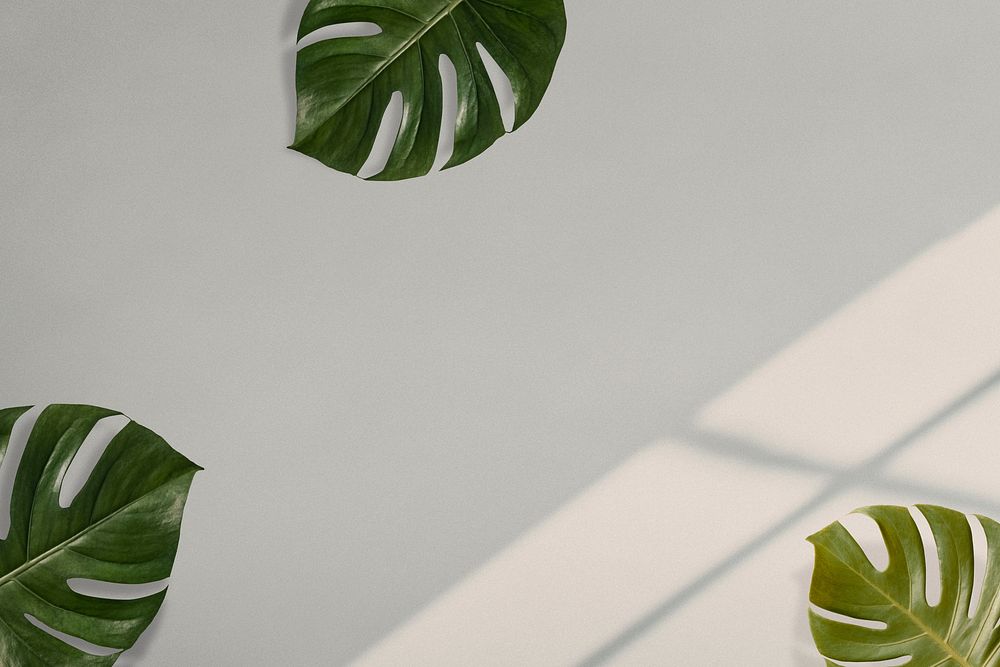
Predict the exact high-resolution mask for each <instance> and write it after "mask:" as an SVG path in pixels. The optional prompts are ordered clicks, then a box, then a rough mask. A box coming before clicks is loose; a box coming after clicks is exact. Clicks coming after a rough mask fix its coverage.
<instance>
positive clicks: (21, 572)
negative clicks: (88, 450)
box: [0, 405, 201, 667]
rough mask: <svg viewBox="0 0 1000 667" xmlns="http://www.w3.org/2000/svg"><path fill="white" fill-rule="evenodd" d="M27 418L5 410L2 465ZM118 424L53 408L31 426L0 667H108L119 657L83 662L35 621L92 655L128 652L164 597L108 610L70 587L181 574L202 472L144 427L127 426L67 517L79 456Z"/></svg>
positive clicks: (3, 553) (0, 418)
mask: <svg viewBox="0 0 1000 667" xmlns="http://www.w3.org/2000/svg"><path fill="white" fill-rule="evenodd" d="M27 410H28V408H11V409H7V410H0V461H2V460H3V458H4V457H5V456H7V455H8V454H9V453H10V440H11V437H10V436H11V431H12V429H13V427H14V423H15V421H17V419H18V417H20V416H21V415H22V414H24V413H25V412H26V411H27ZM117 414H119V413H116V412H113V411H111V410H104V409H102V408H95V407H90V406H82V405H53V406H49V407H48V408H46V409H45V410H43V411H42V412H41V414H39V416H38V419H37V421H36V422H35V425H34V428H33V429H32V431H31V434H30V437H29V438H28V441H27V444H26V445H25V448H24V451H23V454H22V455H21V459H20V466H19V467H18V469H17V474H16V477H15V480H14V486H13V494H12V496H11V506H10V513H11V516H10V518H11V523H10V531H9V533H8V534H7V537H6V539H4V540H2V541H0V664H2V665H18V666H19V667H35V666H38V667H51V666H53V665H101V666H103V665H111V664H113V663H114V662H115V660H116V659H117V658H118V653H113V654H111V655H101V656H98V655H91V654H90V653H87V652H83V651H81V650H79V649H77V648H75V647H73V646H71V645H70V644H68V643H66V642H64V641H62V640H61V639H57V638H56V637H54V636H52V635H50V634H49V633H47V632H45V631H44V630H42V629H40V628H39V627H37V626H36V624H34V623H32V622H31V620H30V619H29V617H28V615H30V616H31V617H34V618H35V619H37V620H38V621H40V622H41V623H43V624H44V625H46V626H48V627H50V628H52V629H54V630H56V631H59V632H62V633H65V634H67V635H71V636H73V637H77V638H80V639H83V640H85V641H87V642H89V643H91V644H93V645H96V646H100V647H108V648H111V649H120V650H124V649H127V648H129V647H131V646H132V645H133V644H134V643H135V641H136V639H138V637H139V635H140V634H141V633H142V631H143V630H145V629H146V627H147V626H148V625H149V623H150V622H151V621H152V620H153V617H154V616H155V615H156V612H157V611H158V610H159V608H160V604H161V602H162V601H163V598H164V596H165V595H166V591H165V590H164V591H160V592H158V593H155V594H153V595H149V596H146V597H141V598H138V599H135V600H117V599H115V600H111V599H105V598H99V597H90V596H87V595H82V594H80V593H77V592H75V591H74V590H73V589H71V588H70V586H69V585H68V583H67V582H68V580H70V579H75V578H80V579H90V580H97V581H103V582H113V583H120V584H141V583H148V582H153V581H158V580H161V579H165V578H167V577H168V576H169V575H170V570H171V568H172V566H173V562H174V555H175V554H176V552H177V541H178V538H179V536H180V526H181V515H182V513H183V511H184V502H185V500H186V499H187V493H188V488H189V486H190V484H191V479H192V477H193V476H194V474H195V473H196V472H197V471H198V470H201V468H199V467H198V466H196V465H195V464H193V463H191V461H189V460H187V459H186V458H184V457H183V456H182V455H180V454H178V453H177V452H175V451H174V450H173V449H171V448H170V446H169V445H167V443H166V442H164V441H163V439H162V438H160V437H159V436H157V435H156V434H154V433H153V432H151V431H149V430H148V429H146V428H144V427H143V426H140V425H139V424H136V423H135V422H130V423H129V424H128V425H127V426H125V428H124V429H122V430H121V432H120V433H119V434H118V435H117V436H116V437H115V438H114V439H113V440H111V442H110V444H108V446H107V448H106V449H105V450H104V453H103V455H102V456H101V458H100V459H99V460H98V462H97V464H96V466H95V467H94V469H93V472H92V474H91V476H90V478H89V479H88V480H87V482H86V483H85V484H84V486H83V488H82V489H80V491H79V492H78V493H77V495H76V497H75V498H74V499H73V501H72V503H71V504H70V505H69V507H66V508H62V507H60V504H59V493H60V488H61V485H62V483H63V477H64V475H65V474H66V471H67V469H68V468H69V466H70V463H71V462H72V460H73V457H74V455H75V454H76V452H77V450H78V449H79V447H80V445H81V444H82V443H83V442H84V439H85V438H86V437H87V435H88V434H89V433H90V431H91V430H92V429H93V427H94V425H95V424H96V423H97V422H98V421H100V420H101V419H104V418H106V417H110V416H114V415H117Z"/></svg>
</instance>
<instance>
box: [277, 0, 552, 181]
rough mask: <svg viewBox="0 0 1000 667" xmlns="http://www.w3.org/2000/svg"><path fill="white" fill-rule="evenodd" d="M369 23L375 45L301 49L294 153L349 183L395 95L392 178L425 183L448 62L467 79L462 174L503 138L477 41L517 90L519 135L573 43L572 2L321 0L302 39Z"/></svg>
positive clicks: (334, 42)
mask: <svg viewBox="0 0 1000 667" xmlns="http://www.w3.org/2000/svg"><path fill="white" fill-rule="evenodd" d="M352 22H367V23H374V24H376V25H377V26H379V27H380V28H381V32H380V33H379V34H377V35H374V36H369V37H339V38H335V39H327V40H323V41H320V42H317V43H315V44H310V45H308V46H306V47H304V48H302V49H301V50H300V51H299V54H298V63H297V68H296V74H295V80H296V88H297V92H298V118H297V123H296V131H295V142H294V143H293V144H292V146H291V148H293V149H295V150H297V151H300V152H302V153H304V154H306V155H310V156H312V157H314V158H316V159H317V160H320V161H321V162H323V163H324V164H326V165H328V166H330V167H333V168H334V169H338V170H340V171H344V172H347V173H351V174H357V173H358V171H359V170H360V169H361V167H362V166H363V165H364V163H365V161H366V160H367V158H368V156H369V154H370V153H371V151H372V146H373V145H374V143H375V136H376V134H377V133H378V129H379V125H380V122H381V120H382V115H383V112H384V111H385V109H386V107H387V106H388V104H389V99H390V98H391V96H392V94H393V92H395V91H400V92H401V93H402V96H403V120H402V125H401V127H400V131H399V134H398V136H397V138H396V142H395V144H394V146H393V149H392V152H391V154H390V156H389V160H388V163H387V164H386V167H385V169H384V170H383V171H382V172H381V173H379V174H378V175H376V176H374V177H373V178H375V179H379V180H398V179H403V178H411V177H414V176H421V175H423V174H426V173H427V172H428V171H429V170H430V169H431V167H432V165H433V164H434V158H435V155H436V152H437V146H438V137H439V134H440V130H441V117H442V86H441V77H440V74H439V72H438V59H439V57H440V56H441V55H442V54H443V55H446V56H447V57H448V58H449V59H450V60H451V62H452V63H453V64H454V66H455V70H456V76H457V80H458V118H457V126H456V128H455V149H454V153H453V154H452V156H451V159H450V160H449V161H448V163H447V164H446V165H445V168H447V167H453V166H455V165H458V164H462V163H463V162H466V161H468V160H470V159H472V158H473V157H475V156H477V155H479V154H480V153H482V152H483V151H484V150H486V149H487V148H489V147H490V145H492V144H493V142H494V141H496V140H497V139H498V138H499V137H500V136H502V135H503V134H504V132H505V130H504V127H503V122H502V120H501V117H500V107H499V104H498V102H497V98H496V95H495V93H494V91H493V87H492V85H491V83H490V79H489V75H488V73H487V70H486V68H485V67H484V65H483V62H482V59H481V58H480V56H479V52H478V50H477V46H476V45H477V43H479V44H482V45H483V47H484V48H485V49H486V51H487V52H488V53H489V54H490V55H491V56H492V57H493V59H494V60H496V62H497V64H499V65H500V67H501V68H502V69H503V71H504V73H505V74H506V75H507V77H508V78H509V79H510V83H511V88H512V89H513V91H514V102H515V118H514V129H517V128H518V127H520V126H521V125H523V124H524V123H525V121H527V120H528V119H529V118H530V117H531V115H532V114H533V113H534V112H535V109H537V108H538V104H539V102H541V100H542V95H544V93H545V90H546V88H547V87H548V85H549V80H550V79H551V78H552V71H553V69H554V68H555V64H556V59H557V58H558V56H559V52H560V50H561V49H562V45H563V41H564V39H565V35H566V14H565V8H564V7H563V0H312V1H311V2H310V3H309V5H308V7H306V10H305V14H304V15H303V17H302V23H301V25H300V27H299V39H302V38H303V37H305V36H307V35H309V34H310V33H312V32H314V31H316V30H319V29H320V28H324V27H327V26H332V25H337V24H342V23H352Z"/></svg>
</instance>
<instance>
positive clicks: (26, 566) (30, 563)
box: [0, 476, 180, 588]
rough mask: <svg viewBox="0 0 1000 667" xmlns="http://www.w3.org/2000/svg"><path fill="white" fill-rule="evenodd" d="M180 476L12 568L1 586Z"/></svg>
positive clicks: (0, 579)
mask: <svg viewBox="0 0 1000 667" xmlns="http://www.w3.org/2000/svg"><path fill="white" fill-rule="evenodd" d="M179 478H180V476H178V477H172V478H170V479H169V480H167V481H166V482H164V483H163V484H160V485H159V486H157V487H155V488H152V489H150V490H149V491H147V492H146V493H144V494H142V495H141V496H139V497H138V498H135V499H133V500H130V501H129V502H128V503H126V504H125V505H122V506H121V507H119V508H118V509H116V510H115V511H114V512H112V513H111V514H109V515H107V516H106V517H104V518H103V519H100V520H98V521H97V522H95V523H92V524H90V525H89V526H87V527H86V528H84V529H83V530H81V531H80V532H78V533H74V534H73V535H72V536H70V537H69V538H67V539H66V540H64V541H63V542H60V543H59V544H57V545H55V546H54V547H52V548H51V549H49V550H48V551H46V552H44V553H41V554H39V555H38V556H35V557H34V558H32V559H31V560H29V561H26V562H24V563H23V564H22V565H20V566H19V567H18V568H17V569H15V570H11V571H10V572H8V573H7V574H5V575H4V576H2V577H0V588H2V587H3V586H4V585H5V584H8V583H10V582H11V581H14V580H15V579H16V578H17V577H18V576H20V575H21V574H23V573H24V572H27V571H28V570H30V569H31V568H33V567H35V566H36V565H39V564H40V563H42V562H43V561H45V560H47V559H48V558H50V557H51V556H53V555H55V554H56V553H57V552H60V551H62V550H63V549H66V548H68V547H69V545H70V544H72V543H73V542H75V541H77V540H78V539H79V538H80V537H82V536H84V535H86V534H88V533H90V532H91V531H93V530H96V529H97V528H99V527H100V526H102V525H104V524H105V523H107V522H108V521H110V520H111V519H113V518H115V517H116V516H118V515H119V514H121V513H122V512H124V511H125V510H127V509H129V508H130V507H132V506H133V505H135V504H136V503H138V502H139V501H140V500H143V499H144V498H148V497H149V496H151V495H153V494H154V493H156V492H157V491H159V490H161V489H162V488H163V487H165V486H166V485H167V484H170V483H171V482H174V481H176V480H177V479H179Z"/></svg>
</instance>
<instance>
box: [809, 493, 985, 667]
mask: <svg viewBox="0 0 1000 667" xmlns="http://www.w3.org/2000/svg"><path fill="white" fill-rule="evenodd" d="M917 509H918V510H919V511H920V512H921V513H922V514H923V515H924V517H926V519H927V522H928V524H929V525H930V528H931V532H932V533H933V535H934V542H935V543H936V544H937V559H938V562H939V564H940V576H941V600H940V601H939V602H938V603H937V604H935V605H933V606H932V605H930V604H928V602H927V599H926V595H925V590H926V580H927V569H926V564H925V561H924V547H923V543H922V542H921V538H920V533H919V530H918V528H917V526H916V524H915V523H914V521H913V518H912V517H911V516H910V513H909V510H907V509H906V508H905V507H888V506H880V507H867V508H864V509H860V510H857V512H859V513H862V514H866V515H868V516H870V517H871V518H872V519H874V520H875V522H876V523H877V524H878V526H879V528H880V530H881V533H882V537H883V539H884V540H885V544H886V547H887V548H888V552H889V565H888V567H887V568H886V569H885V571H880V570H878V569H876V568H875V567H874V566H872V564H871V563H870V562H869V560H868V558H867V557H866V556H865V553H864V551H863V550H862V549H861V547H859V546H858V544H857V542H855V541H854V539H853V538H852V537H851V534H850V533H849V532H848V531H847V529H845V528H844V527H843V526H842V525H841V524H840V523H839V522H838V523H833V524H831V525H829V526H827V527H826V528H824V529H823V530H821V531H819V532H818V533H816V534H815V535H813V536H811V537H810V538H809V541H810V542H812V543H813V545H815V548H816V564H815V569H814V571H813V579H812V588H811V589H810V592H809V600H810V601H811V602H812V603H813V604H814V605H816V606H817V607H820V608H822V609H825V610H827V611H831V612H834V613H835V614H840V615H843V616H847V617H850V619H842V620H834V618H836V617H831V618H827V617H825V616H823V615H820V614H817V613H816V612H814V611H810V614H809V621H810V625H811V626H812V633H813V638H814V639H815V640H816V646H817V648H819V651H820V653H822V654H823V655H824V656H826V657H827V658H828V659H832V660H837V661H847V662H865V663H866V664H867V663H869V662H875V661H882V660H890V659H894V658H901V657H904V656H910V660H909V661H908V662H907V663H906V665H907V667H938V666H939V667H992V666H993V665H998V664H1000V633H998V630H997V627H996V626H997V621H998V620H1000V524H997V523H996V522H995V521H992V520H990V519H987V518H985V517H978V518H979V521H980V523H981V524H982V526H983V529H984V530H985V532H986V540H987V544H988V554H987V559H986V560H987V562H986V577H985V581H984V582H983V585H982V597H981V600H980V601H979V603H978V604H977V605H976V607H975V608H970V600H971V596H972V590H973V570H974V567H973V561H974V559H973V548H972V532H971V529H970V527H969V523H968V521H967V519H966V517H965V515H964V514H961V513H959V512H955V511H954V510H949V509H945V508H943V507H934V506H931V505H920V506H918V508H917ZM831 616H832V615H831ZM851 619H859V620H861V621H874V622H875V623H880V624H884V626H885V627H884V628H882V627H881V626H880V627H879V628H878V629H876V628H875V627H862V626H860V625H858V624H855V623H852V622H850V620H851ZM868 625H871V624H868ZM827 664H828V665H834V664H836V663H833V662H830V661H829V660H828V661H827ZM893 664H900V663H893Z"/></svg>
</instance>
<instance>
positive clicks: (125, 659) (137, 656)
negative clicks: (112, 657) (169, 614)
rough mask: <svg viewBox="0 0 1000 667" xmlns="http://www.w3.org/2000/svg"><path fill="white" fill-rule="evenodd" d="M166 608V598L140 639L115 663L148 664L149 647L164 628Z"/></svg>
mask: <svg viewBox="0 0 1000 667" xmlns="http://www.w3.org/2000/svg"><path fill="white" fill-rule="evenodd" d="M166 609H167V602H166V600H164V602H163V604H162V605H160V610H159V612H157V614H156V616H155V617H154V618H153V622H152V623H150V624H149V627H148V628H146V630H145V632H143V633H142V634H141V635H140V636H139V639H138V641H136V643H135V644H133V645H132V648H130V649H128V650H127V651H125V652H123V653H122V654H121V657H119V658H118V661H117V662H116V663H115V665H116V667H139V665H144V664H146V662H147V658H148V657H149V647H150V646H152V645H153V644H154V643H155V642H156V639H157V636H158V635H159V634H160V631H161V630H162V628H163V623H164V616H165V615H166Z"/></svg>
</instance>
